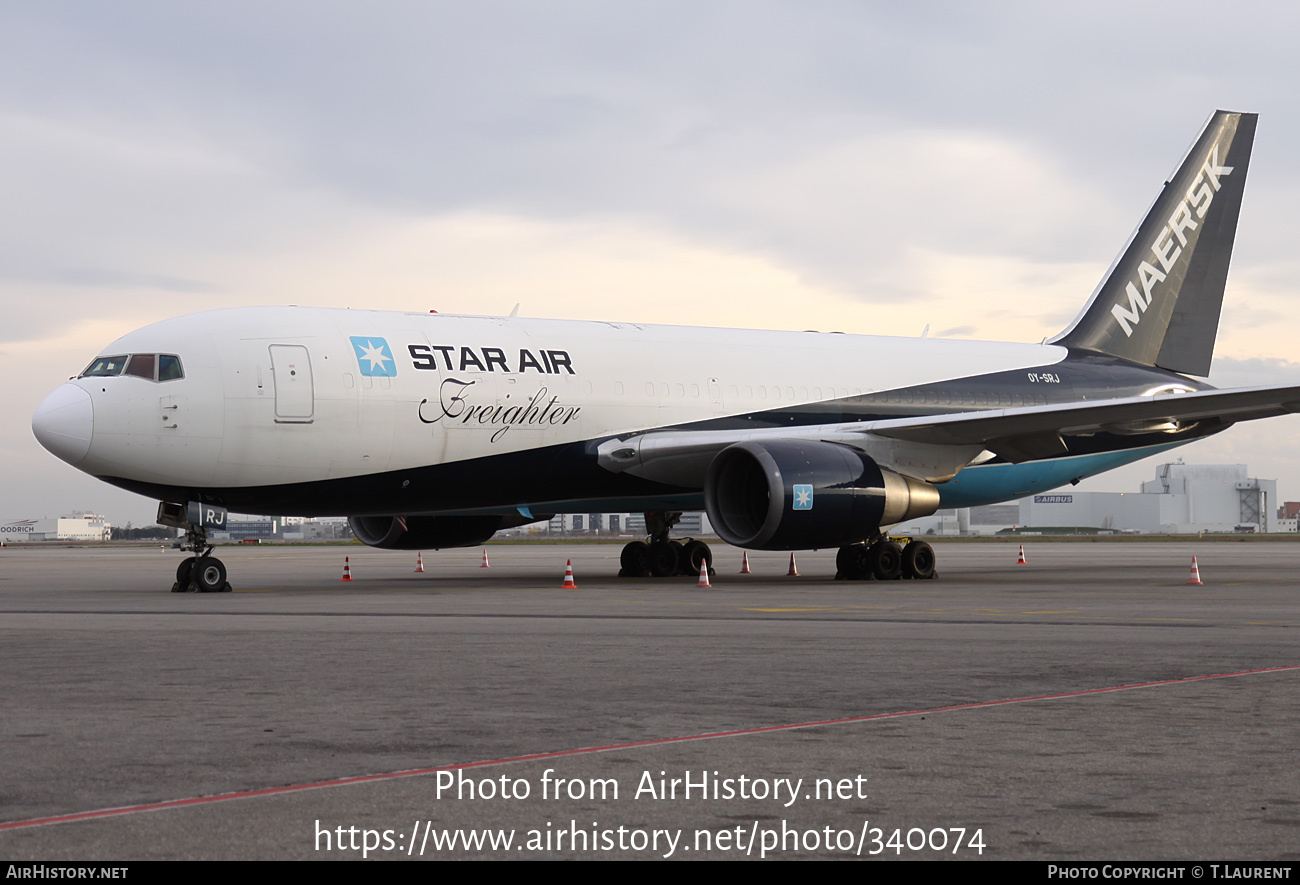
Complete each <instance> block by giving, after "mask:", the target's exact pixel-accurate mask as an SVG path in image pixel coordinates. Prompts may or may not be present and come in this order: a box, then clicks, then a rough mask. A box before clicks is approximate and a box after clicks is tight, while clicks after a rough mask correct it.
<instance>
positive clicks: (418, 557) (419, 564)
mask: <svg viewBox="0 0 1300 885" xmlns="http://www.w3.org/2000/svg"><path fill="white" fill-rule="evenodd" d="M415 571H416V573H417V574H418V573H419V572H422V571H424V553H423V552H420V553H416V554H415Z"/></svg>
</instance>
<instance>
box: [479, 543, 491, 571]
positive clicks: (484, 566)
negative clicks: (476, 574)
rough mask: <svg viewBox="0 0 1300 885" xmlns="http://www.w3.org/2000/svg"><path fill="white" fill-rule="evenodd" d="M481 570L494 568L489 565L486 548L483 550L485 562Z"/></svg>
mask: <svg viewBox="0 0 1300 885" xmlns="http://www.w3.org/2000/svg"><path fill="white" fill-rule="evenodd" d="M479 568H492V566H490V565H488V561H487V548H486V547H484V548H483V562H482V564H481V565H480V566H479Z"/></svg>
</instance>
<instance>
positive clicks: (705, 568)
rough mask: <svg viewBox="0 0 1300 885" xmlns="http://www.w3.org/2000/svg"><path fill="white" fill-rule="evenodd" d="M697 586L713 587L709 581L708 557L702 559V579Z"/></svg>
mask: <svg viewBox="0 0 1300 885" xmlns="http://www.w3.org/2000/svg"><path fill="white" fill-rule="evenodd" d="M695 586H696V587H712V586H713V585H712V584H710V583H709V561H708V560H707V559H704V560H701V561H700V580H699V583H697V584H696V585H695Z"/></svg>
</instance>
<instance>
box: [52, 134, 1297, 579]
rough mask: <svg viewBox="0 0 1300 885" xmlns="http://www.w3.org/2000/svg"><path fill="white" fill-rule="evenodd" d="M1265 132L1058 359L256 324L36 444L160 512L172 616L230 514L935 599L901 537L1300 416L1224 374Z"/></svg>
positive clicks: (1150, 243)
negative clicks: (811, 562)
mask: <svg viewBox="0 0 1300 885" xmlns="http://www.w3.org/2000/svg"><path fill="white" fill-rule="evenodd" d="M1255 123H1256V115H1255V114H1242V113H1230V112H1227V111H1218V112H1216V113H1215V114H1214V115H1213V116H1212V117H1211V118H1210V120H1209V123H1208V124H1207V125H1206V126H1205V129H1204V131H1202V132H1201V134H1200V137H1199V138H1197V139H1196V142H1195V144H1194V145H1193V146H1192V148H1191V151H1190V152H1189V153H1188V154H1187V156H1186V158H1185V159H1184V160H1183V162H1182V164H1181V165H1180V166H1179V167H1178V169H1177V171H1176V172H1175V173H1174V174H1173V176H1172V177H1171V178H1170V179H1169V180H1168V181H1166V182H1165V184H1164V187H1163V189H1162V190H1161V191H1160V194H1159V196H1157V197H1156V200H1155V203H1154V204H1153V205H1152V207H1151V209H1150V210H1149V211H1148V213H1147V215H1146V217H1145V218H1144V219H1143V220H1142V223H1141V225H1140V226H1139V227H1138V229H1137V230H1136V231H1135V232H1134V234H1133V235H1132V237H1131V238H1130V240H1129V241H1128V243H1127V244H1126V245H1125V247H1124V249H1123V251H1122V252H1121V253H1120V256H1119V257H1118V258H1117V259H1116V260H1115V263H1114V264H1113V265H1112V267H1111V268H1110V270H1109V272H1108V273H1107V274H1106V276H1105V277H1104V279H1103V280H1102V282H1101V284H1100V285H1099V286H1098V287H1097V290H1096V291H1095V292H1094V293H1093V295H1092V298H1091V300H1089V302H1088V304H1087V305H1086V306H1085V307H1084V309H1083V311H1082V312H1081V313H1080V314H1079V316H1078V318H1077V319H1076V320H1075V321H1074V322H1073V323H1072V324H1071V325H1070V326H1069V328H1067V329H1066V330H1065V331H1064V332H1062V333H1061V334H1059V335H1057V336H1056V337H1055V338H1053V339H1051V340H1050V341H1046V342H1044V343H1042V344H1002V343H993V342H983V341H955V340H942V339H927V338H883V337H876V336H865V335H843V334H838V333H818V332H762V331H745V330H736V329H699V328H683V327H676V326H649V325H642V324H639V323H600V322H567V321H555V320H528V319H517V318H514V317H481V316H448V315H443V314H418V313H386V312H380V311H360V310H325V309H313V308H306V307H246V308H234V309H229V310H217V311H211V312H207V313H200V314H195V315H192V316H185V317H180V318H178V319H173V320H166V321H164V322H160V323H155V324H154V325H151V326H146V327H145V328H143V329H140V330H138V331H135V332H132V333H130V334H129V335H126V336H124V337H122V338H120V339H118V340H117V341H115V342H113V343H112V344H110V345H109V346H108V347H107V348H105V349H104V351H103V352H102V353H101V355H99V356H97V357H95V359H94V360H92V361H91V363H90V365H89V366H87V367H86V370H85V371H84V372H82V373H81V374H80V375H79V376H78V377H76V378H74V379H72V380H71V381H69V382H68V383H66V384H64V385H63V386H61V387H60V388H58V389H57V390H55V391H54V392H53V393H52V394H51V395H50V396H49V397H48V398H47V399H46V400H45V401H44V402H43V403H41V405H40V407H39V408H38V409H37V411H36V414H35V416H34V417H33V419H32V429H33V431H34V432H35V434H36V437H37V439H39V440H40V442H41V444H42V445H44V446H45V448H47V449H49V450H50V451H51V452H52V453H54V454H55V455H57V456H58V457H59V458H62V459H63V460H64V461H67V462H68V463H69V464H72V465H74V466H75V467H77V468H78V469H80V470H84V471H85V472H87V473H89V474H91V475H93V476H96V477H99V478H100V479H102V480H104V481H105V482H110V483H113V484H114V485H118V486H121V487H122V488H125V489H129V490H131V491H134V492H138V493H140V494H142V495H150V496H153V497H155V498H157V499H159V500H160V501H161V502H162V503H161V504H160V507H159V518H160V520H161V521H163V522H165V523H166V524H168V525H173V526H177V527H179V528H183V529H185V530H186V533H187V534H186V543H185V545H184V548H183V549H186V550H189V551H191V552H192V554H193V555H192V557H189V558H187V559H185V560H184V561H183V562H182V563H181V565H180V567H179V568H178V569H177V580H176V584H175V586H174V588H173V589H176V590H199V591H216V590H223V589H229V586H230V585H229V583H228V582H227V580H226V569H225V567H224V566H223V565H222V564H221V562H220V561H219V560H217V559H216V558H215V557H213V556H212V555H211V553H212V548H211V546H210V544H209V543H208V533H209V530H210V529H212V528H219V527H221V526H222V525H223V524H224V520H225V514H226V511H227V510H233V511H239V512H246V513H265V514H284V515H290V514H292V515H302V516H323V515H347V516H349V517H351V524H352V528H353V530H354V531H355V532H356V534H357V536H358V537H359V538H360V539H361V540H362V541H364V542H365V543H367V544H370V545H372V546H375V547H385V548H390V549H394V548H395V549H408V550H413V549H432V548H442V547H458V546H471V545H477V544H480V543H481V542H483V541H485V540H486V539H488V538H489V537H491V536H492V534H493V533H494V532H496V531H497V530H499V529H502V528H507V527H510V526H517V525H522V524H525V523H530V522H534V521H537V520H542V519H548V518H549V517H550V516H551V515H552V514H555V513H574V512H577V513H588V512H593V511H609V510H615V511H641V512H645V514H646V526H647V529H648V530H649V532H650V534H649V537H648V539H647V540H646V541H634V542H632V543H630V544H628V545H627V546H626V547H625V548H624V549H623V555H622V566H623V571H622V572H621V573H622V574H625V575H633V576H643V575H647V574H652V575H656V576H663V575H670V574H678V573H681V572H685V573H696V572H697V571H698V570H699V568H700V566H701V563H702V562H704V563H707V562H708V561H709V560H710V558H711V553H710V551H709V548H708V547H707V546H706V545H704V544H703V543H701V542H698V541H693V542H691V543H689V544H687V545H685V546H682V545H681V544H679V543H678V542H675V541H670V540H669V538H668V534H669V529H670V528H671V527H672V525H673V523H674V522H676V519H677V517H678V516H679V515H680V513H681V512H682V511H684V510H692V509H700V508H704V509H706V510H707V511H708V514H709V519H710V521H711V522H712V523H713V526H714V528H715V530H716V531H717V533H718V535H719V536H720V537H721V538H722V539H723V540H724V541H726V542H727V543H729V544H734V545H736V546H739V547H748V548H752V549H761V550H802V549H809V548H825V547H838V548H840V553H839V556H838V559H837V563H838V567H839V569H840V572H841V574H842V576H844V577H848V578H855V579H861V578H866V577H875V578H880V579H887V578H895V577H899V576H900V575H904V576H909V577H914V578H926V577H932V576H933V575H934V571H935V563H934V552H933V550H932V549H931V548H930V547H929V545H927V544H925V543H924V542H921V541H912V542H911V543H909V544H907V546H906V547H900V546H899V545H898V544H897V543H895V542H893V541H891V540H889V538H888V536H887V535H886V532H885V530H886V529H887V528H888V527H889V526H891V525H895V524H897V523H900V522H902V521H904V520H907V519H912V518H914V517H918V516H924V515H928V514H931V513H933V512H935V511H936V510H938V509H939V508H940V507H968V506H972V505H978V504H988V503H993V502H997V501H1006V500H1009V499H1013V498H1018V497H1021V496H1023V495H1027V494H1030V493H1032V492H1038V491H1042V490H1045V489H1050V488H1053V487H1056V486H1060V485H1063V484H1065V483H1068V482H1075V481H1078V480H1079V479H1081V478H1083V477H1088V476H1093V475H1095V474H1098V473H1101V472H1103V471H1106V470H1110V469H1112V468H1114V467H1118V466H1120V465H1123V464H1128V463H1131V462H1133V461H1136V460H1138V459H1140V458H1145V457H1147V456H1148V455H1152V454H1156V453H1158V452H1163V451H1166V450H1168V449H1171V448H1173V447H1175V446H1179V445H1183V444H1185V443H1189V442H1191V441H1192V440H1195V439H1200V438H1201V437H1204V436H1208V435H1209V434H1212V433H1218V432H1219V431H1221V430H1224V429H1226V428H1228V427H1230V426H1231V425H1232V424H1234V423H1235V422H1237V421H1246V420H1250V419H1254V418H1265V417H1269V416H1273V415H1282V414H1286V413H1288V412H1295V411H1300V387H1256V388H1249V389H1242V390H1230V391H1220V390H1215V389H1213V388H1211V387H1210V386H1209V385H1207V384H1205V383H1203V382H1202V381H1199V380H1195V379H1194V378H1193V377H1189V376H1202V377H1203V376H1205V375H1207V374H1208V373H1209V369H1210V360H1211V357H1212V355H1213V351H1214V340H1215V335H1216V333H1217V330H1218V323H1219V312H1220V307H1221V305H1222V302H1223V290H1224V283H1225V280H1226V278H1227V274H1228V263H1229V259H1230V257H1231V255H1232V243H1233V237H1234V235H1235V232H1236V228H1237V216H1238V212H1239V210H1240V208H1241V198H1242V193H1243V190H1244V188H1245V183H1246V171H1247V168H1248V166H1249V163H1250V152H1251V143H1252V141H1253V139H1254V135H1255Z"/></svg>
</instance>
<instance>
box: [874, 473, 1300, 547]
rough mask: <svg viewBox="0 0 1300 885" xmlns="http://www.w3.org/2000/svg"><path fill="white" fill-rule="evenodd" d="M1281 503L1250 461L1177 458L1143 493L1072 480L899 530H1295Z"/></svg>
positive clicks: (946, 532)
mask: <svg viewBox="0 0 1300 885" xmlns="http://www.w3.org/2000/svg"><path fill="white" fill-rule="evenodd" d="M1277 506H1278V501H1277V481H1276V480H1272V479H1257V478H1253V477H1250V476H1248V475H1247V469H1246V465H1245V464H1184V463H1182V462H1181V461H1175V462H1172V463H1168V464H1161V465H1160V466H1159V467H1157V468H1156V476H1155V479H1153V480H1151V481H1150V482H1144V483H1142V486H1141V489H1140V490H1139V491H1136V492H1080V491H1076V490H1074V489H1073V488H1072V487H1069V486H1067V487H1065V488H1062V489H1058V490H1055V491H1052V492H1047V493H1044V494H1041V495H1031V496H1029V497H1027V498H1021V499H1020V500H1019V501H1017V502H1015V503H1011V504H994V505H990V506H987V507H971V508H969V509H967V510H947V511H940V512H939V513H936V514H935V515H934V516H930V517H927V518H926V519H922V520H909V521H908V522H907V523H906V524H905V525H904V526H902V527H900V528H899V529H898V531H899V532H900V533H911V534H922V535H924V534H931V533H932V534H935V535H967V534H978V535H988V534H995V533H997V532H999V531H1003V530H1005V529H1009V528H1012V527H1018V528H1021V529H1028V530H1031V531H1036V530H1047V529H1066V530H1069V529H1078V530H1080V531H1098V530H1100V531H1113V532H1140V533H1150V534H1189V533H1190V534H1195V533H1197V532H1236V531H1252V532H1274V531H1295V525H1296V521H1295V519H1294V518H1292V519H1290V520H1288V521H1286V522H1281V521H1280V520H1279V517H1278V515H1277V514H1276V513H1275V512H1274V511H1275V508H1277ZM1294 509H1295V510H1296V511H1300V507H1297V508H1294ZM1283 512H1286V511H1285V510H1284V511H1283Z"/></svg>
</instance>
